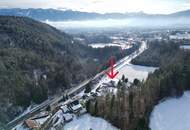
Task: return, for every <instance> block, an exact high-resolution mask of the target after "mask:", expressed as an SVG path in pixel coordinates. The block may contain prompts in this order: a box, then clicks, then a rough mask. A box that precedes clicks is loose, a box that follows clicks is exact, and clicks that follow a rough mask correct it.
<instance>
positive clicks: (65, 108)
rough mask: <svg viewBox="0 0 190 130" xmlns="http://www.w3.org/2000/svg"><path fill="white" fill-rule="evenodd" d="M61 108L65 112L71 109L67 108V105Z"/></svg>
mask: <svg viewBox="0 0 190 130" xmlns="http://www.w3.org/2000/svg"><path fill="white" fill-rule="evenodd" d="M61 109H62V110H63V113H65V112H67V111H68V110H69V109H68V108H67V106H61Z"/></svg>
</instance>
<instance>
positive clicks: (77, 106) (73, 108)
mask: <svg viewBox="0 0 190 130" xmlns="http://www.w3.org/2000/svg"><path fill="white" fill-rule="evenodd" d="M71 108H72V110H73V111H76V110H78V109H80V108H82V105H81V104H77V105H74V106H72V107H71Z"/></svg>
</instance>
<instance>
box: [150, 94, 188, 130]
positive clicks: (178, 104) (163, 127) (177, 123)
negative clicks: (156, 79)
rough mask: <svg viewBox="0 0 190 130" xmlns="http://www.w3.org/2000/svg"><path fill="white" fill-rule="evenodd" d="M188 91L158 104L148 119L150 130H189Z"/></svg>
mask: <svg viewBox="0 0 190 130" xmlns="http://www.w3.org/2000/svg"><path fill="white" fill-rule="evenodd" d="M189 109H190V91H188V92H185V93H184V95H183V96H182V97H181V98H179V99H176V98H172V99H168V100H166V101H164V102H162V103H160V104H158V105H157V106H156V107H155V108H154V110H153V112H152V114H151V118H150V125H149V126H150V128H151V129H152V130H190V123H189V121H190V111H189Z"/></svg>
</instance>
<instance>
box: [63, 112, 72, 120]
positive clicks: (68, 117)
mask: <svg viewBox="0 0 190 130" xmlns="http://www.w3.org/2000/svg"><path fill="white" fill-rule="evenodd" d="M63 117H64V119H65V120H66V121H68V120H71V119H72V118H73V116H72V114H69V113H67V114H63Z"/></svg>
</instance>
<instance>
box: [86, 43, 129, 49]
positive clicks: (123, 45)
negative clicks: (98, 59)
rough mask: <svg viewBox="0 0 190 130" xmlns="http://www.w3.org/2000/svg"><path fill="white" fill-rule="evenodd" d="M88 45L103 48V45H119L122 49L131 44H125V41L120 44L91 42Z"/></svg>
mask: <svg viewBox="0 0 190 130" xmlns="http://www.w3.org/2000/svg"><path fill="white" fill-rule="evenodd" d="M89 46H91V47H92V48H104V47H112V46H114V47H120V48H122V49H129V48H131V47H132V46H131V45H127V44H126V43H120V44H115V43H107V44H106V43H93V44H90V45H89Z"/></svg>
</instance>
